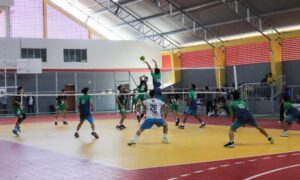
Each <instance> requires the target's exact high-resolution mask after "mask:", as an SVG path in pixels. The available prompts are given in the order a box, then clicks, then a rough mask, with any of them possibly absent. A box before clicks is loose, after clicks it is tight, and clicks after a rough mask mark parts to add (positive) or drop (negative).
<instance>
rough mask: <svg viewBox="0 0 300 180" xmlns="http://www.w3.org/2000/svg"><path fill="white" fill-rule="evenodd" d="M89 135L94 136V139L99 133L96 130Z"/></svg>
mask: <svg viewBox="0 0 300 180" xmlns="http://www.w3.org/2000/svg"><path fill="white" fill-rule="evenodd" d="M91 135H92V136H94V137H95V138H96V139H99V135H98V134H97V133H96V132H92V133H91Z"/></svg>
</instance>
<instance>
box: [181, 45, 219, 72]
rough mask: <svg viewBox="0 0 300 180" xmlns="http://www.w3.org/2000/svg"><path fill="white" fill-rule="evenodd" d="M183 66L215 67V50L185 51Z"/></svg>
mask: <svg viewBox="0 0 300 180" xmlns="http://www.w3.org/2000/svg"><path fill="white" fill-rule="evenodd" d="M181 58H182V64H181V67H182V68H195V67H215V64H214V60H213V59H214V55H213V50H212V49H208V50H203V51H192V52H184V53H182V55H181Z"/></svg>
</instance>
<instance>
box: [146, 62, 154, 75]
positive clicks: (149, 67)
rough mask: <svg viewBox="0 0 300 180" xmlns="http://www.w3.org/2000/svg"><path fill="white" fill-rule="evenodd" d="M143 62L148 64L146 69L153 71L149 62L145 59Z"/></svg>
mask: <svg viewBox="0 0 300 180" xmlns="http://www.w3.org/2000/svg"><path fill="white" fill-rule="evenodd" d="M145 64H146V65H147V66H148V69H149V70H150V72H151V73H153V70H152V68H151V66H150V64H149V63H148V62H147V61H145Z"/></svg>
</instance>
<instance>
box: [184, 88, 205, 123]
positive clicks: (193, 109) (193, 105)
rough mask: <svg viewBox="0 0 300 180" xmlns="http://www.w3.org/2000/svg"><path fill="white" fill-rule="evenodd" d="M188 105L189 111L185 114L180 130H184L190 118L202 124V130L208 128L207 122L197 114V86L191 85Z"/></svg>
mask: <svg viewBox="0 0 300 180" xmlns="http://www.w3.org/2000/svg"><path fill="white" fill-rule="evenodd" d="M186 101H187V104H188V109H187V110H186V111H185V112H184V117H183V122H182V124H181V125H180V126H179V128H180V129H184V127H185V123H186V121H187V119H188V117H189V116H194V117H195V118H196V119H197V120H198V121H199V122H200V128H204V127H205V126H206V124H205V122H204V121H203V120H202V119H201V118H200V116H199V115H198V113H197V109H198V107H197V93H196V85H195V84H190V87H189V94H188V97H187V99H186Z"/></svg>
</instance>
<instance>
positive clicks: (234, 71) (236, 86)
mask: <svg viewBox="0 0 300 180" xmlns="http://www.w3.org/2000/svg"><path fill="white" fill-rule="evenodd" d="M233 76H234V89H235V90H237V89H238V80H237V73H236V66H233Z"/></svg>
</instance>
